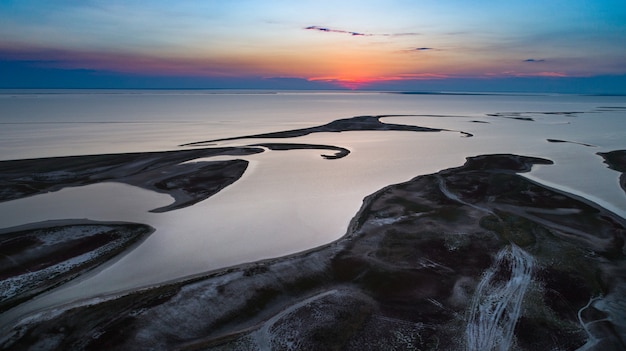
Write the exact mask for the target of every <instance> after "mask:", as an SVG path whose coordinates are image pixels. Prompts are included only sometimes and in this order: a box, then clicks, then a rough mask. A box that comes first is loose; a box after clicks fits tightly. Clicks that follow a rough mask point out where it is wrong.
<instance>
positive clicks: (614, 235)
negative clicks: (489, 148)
mask: <svg viewBox="0 0 626 351" xmlns="http://www.w3.org/2000/svg"><path fill="white" fill-rule="evenodd" d="M550 163H551V162H550V161H548V160H544V159H538V158H532V157H523V156H515V155H487V156H478V157H472V158H468V160H467V162H466V164H465V165H464V166H461V167H458V168H452V169H448V170H444V171H441V172H438V173H437V174H433V175H425V176H419V177H416V178H414V179H412V180H411V181H408V182H406V183H402V184H397V185H391V186H388V187H385V188H383V189H382V190H380V191H378V192H376V193H374V194H372V195H370V196H368V197H367V198H366V199H365V200H364V203H363V206H362V207H361V209H360V210H359V212H358V213H357V215H356V216H355V217H354V219H353V220H352V222H351V224H350V228H349V230H348V233H347V234H346V235H345V236H344V237H342V238H341V239H339V240H337V241H336V242H333V243H331V244H328V245H325V246H322V247H320V248H316V249H313V250H309V251H307V252H303V253H300V254H295V255H291V256H287V257H283V258H277V259H271V260H267V261H262V262H256V263H251V264H246V265H241V266H237V267H232V268H228V269H224V270H220V271H217V272H213V273H207V274H204V275H200V276H195V277H190V278H187V279H185V280H182V281H179V282H175V283H171V284H166V285H162V286H155V287H152V288H146V289H142V290H138V291H134V292H129V293H127V294H124V295H120V296H114V297H110V298H100V299H95V300H90V301H82V302H78V303H77V304H75V305H74V306H66V307H63V308H57V309H52V310H50V311H48V312H42V313H39V314H37V315H33V316H30V317H26V318H24V319H22V321H20V322H18V323H17V324H16V325H15V326H14V327H12V328H11V329H10V330H5V331H4V332H3V338H2V340H1V341H0V342H1V343H0V345H1V346H2V348H3V349H50V350H57V349H58V350H64V349H72V350H110V349H128V350H155V349H156V350H159V349H160V350H177V349H178V350H278V349H281V350H378V349H380V350H383V349H384V350H393V349H402V350H418V349H419V350H468V349H470V350H471V349H477V348H481V347H483V346H485V345H486V347H487V349H490V350H505V349H506V350H539V349H541V350H553V349H558V350H576V349H578V348H581V347H584V348H585V349H588V350H603V351H604V350H608V349H616V350H617V349H623V348H624V346H625V345H626V322H625V321H624V318H623V316H624V315H626V306H625V305H624V304H623V303H620V301H624V300H625V299H626V296H625V292H626V281H625V279H626V273H625V272H626V259H625V251H624V236H625V235H626V221H625V220H624V219H623V218H620V217H618V216H616V215H614V214H613V213H611V212H608V211H606V210H604V209H602V208H600V207H598V206H597V205H595V204H593V203H589V202H586V201H583V200H580V199H576V198H573V197H570V196H569V195H568V194H566V193H562V192H559V191H555V190H552V189H549V188H546V187H544V186H541V185H539V184H536V183H534V182H531V181H529V180H527V179H526V178H524V177H522V176H520V175H518V173H522V172H527V171H528V170H530V168H531V166H532V165H533V164H550ZM500 298H502V299H503V300H502V299H500ZM489 335H496V336H497V337H496V338H491V339H488V338H487V339H485V337H488V336H489Z"/></svg>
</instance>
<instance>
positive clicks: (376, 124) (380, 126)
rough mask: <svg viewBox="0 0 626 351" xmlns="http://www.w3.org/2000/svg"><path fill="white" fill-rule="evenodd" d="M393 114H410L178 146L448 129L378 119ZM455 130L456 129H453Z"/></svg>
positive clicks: (345, 119)
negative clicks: (324, 135)
mask: <svg viewBox="0 0 626 351" xmlns="http://www.w3.org/2000/svg"><path fill="white" fill-rule="evenodd" d="M394 116H410V115H380V116H356V117H351V118H344V119H338V120H335V121H332V122H330V123H327V124H324V125H321V126H317V127H310V128H302V129H292V130H286V131H282V132H272V133H264V134H255V135H245V136H238V137H232V138H223V139H213V140H205V141H196V142H193V143H187V144H182V145H180V146H193V145H205V144H207V143H214V142H219V141H230V140H241V139H257V138H296V137H301V136H305V135H309V134H313V133H339V132H348V131H363V130H369V131H373V130H378V131H380V130H395V131H409V132H442V131H450V130H447V129H437V128H428V127H420V126H412V125H407V124H393V123H384V122H381V121H380V119H381V118H383V117H394ZM453 132H457V131H453ZM459 133H461V134H463V135H465V136H469V137H471V136H472V134H470V133H466V132H459Z"/></svg>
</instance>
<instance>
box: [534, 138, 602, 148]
mask: <svg viewBox="0 0 626 351" xmlns="http://www.w3.org/2000/svg"><path fill="white" fill-rule="evenodd" d="M546 140H547V141H548V142H549V143H569V144H577V145H582V146H588V147H596V145H592V144H585V143H579V142H577V141H567V140H560V139H546Z"/></svg>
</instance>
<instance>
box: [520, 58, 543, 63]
mask: <svg viewBox="0 0 626 351" xmlns="http://www.w3.org/2000/svg"><path fill="white" fill-rule="evenodd" d="M522 62H546V60H544V59H540V60H538V59H533V58H529V59H526V60H524V61H522Z"/></svg>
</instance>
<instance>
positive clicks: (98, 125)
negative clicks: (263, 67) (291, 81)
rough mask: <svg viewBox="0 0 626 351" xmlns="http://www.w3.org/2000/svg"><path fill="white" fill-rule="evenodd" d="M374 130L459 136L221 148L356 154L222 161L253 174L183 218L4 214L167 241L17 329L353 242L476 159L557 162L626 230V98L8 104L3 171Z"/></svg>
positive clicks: (346, 138)
mask: <svg viewBox="0 0 626 351" xmlns="http://www.w3.org/2000/svg"><path fill="white" fill-rule="evenodd" d="M359 115H402V116H390V117H385V118H383V119H382V121H383V122H385V123H396V124H408V125H417V126H422V127H430V128H441V129H446V130H448V131H442V132H408V131H350V132H342V133H317V134H310V135H307V136H303V137H298V138H289V139H242V140H231V141H224V142H220V143H216V144H215V146H243V145H250V144H255V143H260V142H288V143H292V142H293V143H306V144H325V145H334V146H340V147H344V148H347V149H349V150H350V151H351V153H350V154H349V155H348V156H347V157H345V158H342V159H337V160H327V159H323V158H322V157H320V155H321V154H325V153H328V151H325V150H289V151H270V150H266V151H265V152H263V153H260V154H255V155H249V156H237V157H225V156H220V157H215V158H210V159H208V160H223V159H236V158H239V159H245V160H248V161H249V162H250V165H249V167H248V169H247V171H246V173H245V174H244V176H243V177H242V178H241V179H240V180H238V181H237V182H235V183H234V184H232V185H231V186H229V187H227V188H226V189H224V190H222V191H221V192H219V193H218V194H217V195H215V196H213V197H211V198H209V199H207V200H205V201H203V202H200V203H198V204H196V205H194V206H191V207H187V208H184V209H179V210H175V211H171V212H167V213H149V212H148V211H149V210H151V209H154V208H157V207H161V206H165V205H167V204H169V203H170V202H172V199H171V198H170V197H169V196H168V195H164V194H157V193H154V192H150V191H147V190H144V189H140V188H137V187H132V186H129V185H124V184H119V183H100V184H94V185H89V186H84V187H75V188H66V189H63V190H61V191H58V192H54V193H48V194H43V195H38V196H33V197H29V198H24V199H20V200H15V201H9V202H4V203H0V228H6V227H12V226H17V225H22V224H26V223H32V222H38V221H44V220H51V219H69V218H88V219H91V220H101V221H132V222H138V223H146V224H149V225H151V226H153V227H155V228H156V232H155V233H153V234H152V235H151V236H150V237H149V238H148V239H147V240H146V241H144V242H143V243H142V244H141V245H140V246H138V247H137V248H135V249H134V250H132V251H130V252H128V253H127V254H125V255H124V256H123V257H121V258H118V259H116V260H114V261H113V262H110V263H108V264H106V265H105V266H104V267H101V268H99V269H97V270H94V271H92V272H90V273H88V274H87V275H86V276H84V277H82V278H80V279H78V280H76V281H74V282H71V283H69V284H68V285H65V286H62V287H60V288H57V289H55V290H53V291H51V292H49V293H46V294H43V295H41V296H39V297H37V298H35V299H33V300H32V301H30V302H28V303H25V304H23V305H21V306H19V307H18V308H16V309H14V310H12V311H9V312H8V313H6V314H5V316H4V317H3V318H4V319H5V321H7V320H9V319H10V318H15V317H16V316H19V315H23V314H24V313H27V312H30V311H33V310H37V309H40V308H45V307H50V306H55V305H58V304H63V303H68V302H72V301H75V300H77V299H83V298H89V297H93V296H98V295H103V294H109V293H114V292H119V291H124V290H128V289H134V288H138V287H142V286H148V285H152V284H159V283H162V282H166V281H171V280H175V279H179V278H181V277H185V276H189V275H193V274H198V273H203V272H207V271H211V270H215V269H219V268H223V267H226V266H230V265H235V264H239V263H243V262H250V261H255V260H259V259H265V258H271V257H276V256H281V255H285V254H290V253H295V252H298V251H302V250H307V249H310V248H313V247H316V246H319V245H322V244H325V243H328V242H331V241H333V240H336V239H338V238H339V237H341V236H342V235H343V234H345V232H346V229H347V226H348V223H349V221H350V219H351V218H352V217H353V216H354V215H355V214H356V212H357V211H358V209H359V207H360V205H361V202H362V200H363V198H364V197H365V196H367V195H369V194H371V193H373V192H375V191H376V190H378V189H380V188H382V187H384V186H386V185H389V184H394V183H399V182H403V181H406V180H409V179H411V178H413V177H415V176H417V175H420V174H429V173H434V172H437V171H439V170H441V169H445V168H450V167H457V166H460V165H462V164H463V163H464V160H465V157H468V156H476V155H480V154H490V153H515V154H520V155H526V156H535V157H543V158H547V159H550V160H552V161H554V163H555V164H554V165H549V166H541V167H536V168H534V169H533V171H532V172H530V173H527V174H525V176H527V177H528V178H530V179H532V180H535V181H537V182H540V183H543V184H547V185H549V186H552V187H555V188H559V189H562V190H565V191H568V192H570V193H574V194H577V195H580V196H583V197H585V198H587V199H590V200H592V201H594V202H597V203H599V204H601V205H602V206H603V207H605V208H607V209H609V210H611V211H613V212H615V213H617V214H619V215H620V216H622V217H626V195H625V194H624V192H623V191H622V190H621V189H620V188H619V184H618V177H619V173H618V172H616V171H613V170H610V169H609V168H607V167H606V164H604V163H603V159H602V158H601V157H600V156H598V155H597V154H596V153H597V152H607V151H613V150H620V149H626V97H624V96H575V95H504V94H496V95H494V94H491V95H490V94H485V95H463V94H457V95H455V94H445V95H436V94H391V93H379V92H251V91H0V160H14V159H25V158H39V157H51V156H68V155H89V154H103V153H124V152H145V151H160V150H180V149H185V148H187V149H188V148H190V147H180V146H178V145H180V144H184V143H189V142H195V141H202V140H211V139H219V138H229V137H235V136H244V135H251V134H259V133H268V132H277V131H284V130H291V129H299V128H307V127H313V126H319V125H323V124H326V123H329V122H331V121H333V120H336V119H341V118H349V117H353V116H359ZM458 131H463V132H466V133H471V134H472V135H473V136H472V137H467V136H465V135H464V134H462V133H459V132H458ZM548 139H555V140H560V141H566V142H549V141H548ZM205 147H206V146H205ZM0 172H1V169H0ZM0 324H1V323H0Z"/></svg>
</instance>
